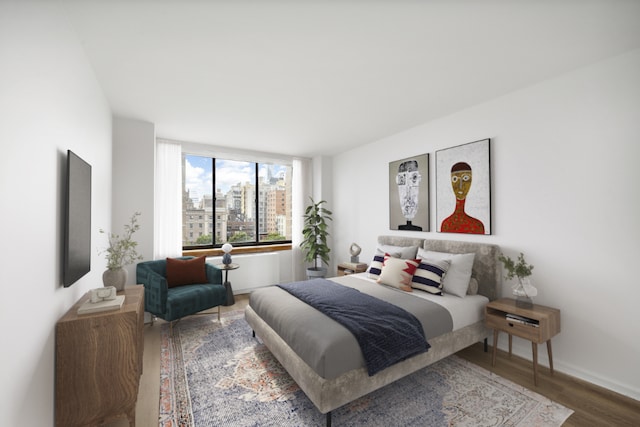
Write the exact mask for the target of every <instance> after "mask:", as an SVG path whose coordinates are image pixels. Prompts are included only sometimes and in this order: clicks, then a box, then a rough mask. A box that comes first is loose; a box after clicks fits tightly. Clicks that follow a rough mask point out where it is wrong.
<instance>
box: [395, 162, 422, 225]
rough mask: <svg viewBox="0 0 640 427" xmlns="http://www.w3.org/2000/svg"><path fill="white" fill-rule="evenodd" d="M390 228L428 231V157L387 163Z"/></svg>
mask: <svg viewBox="0 0 640 427" xmlns="http://www.w3.org/2000/svg"><path fill="white" fill-rule="evenodd" d="M389 228H390V229H391V230H405V231H429V155H428V154H422V155H419V156H414V157H409V158H406V159H402V160H397V161H395V162H390V163H389Z"/></svg>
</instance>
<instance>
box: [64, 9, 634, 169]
mask: <svg viewBox="0 0 640 427" xmlns="http://www.w3.org/2000/svg"><path fill="white" fill-rule="evenodd" d="M60 1H61V2H62V3H63V4H64V6H65V9H66V11H67V12H68V15H69V19H70V22H71V24H72V26H73V27H74V28H75V30H76V32H77V34H78V37H79V38H80V40H81V42H82V44H83V46H84V48H85V50H86V54H87V56H88V57H89V60H90V62H91V64H92V66H93V68H94V70H95V73H96V75H97V78H98V80H99V82H100V84H101V86H102V88H103V90H104V93H105V95H106V97H107V99H108V101H109V103H110V105H111V108H112V110H113V113H114V114H115V115H117V116H123V117H129V118H134V119H139V120H145V121H149V122H152V123H154V124H155V128H156V134H157V136H159V137H163V138H171V139H178V140H183V141H190V142H200V143H208V144H213V145H218V146H225V147H235V148H237V149H244V150H254V151H261V152H267V153H280V154H289V155H295V156H306V157H312V156H317V155H333V154H336V153H339V152H342V151H345V150H348V149H350V148H353V147H356V146H358V145H361V144H365V143H368V142H371V141H374V140H378V139H380V138H383V137H385V136H389V135H392V134H394V133H397V132H400V131H402V130H405V129H407V128H411V127H413V126H417V125H419V124H422V123H425V122H428V121H430V120H434V119H437V118H439V117H443V116H446V115H449V114H451V113H454V112H456V111H459V110H462V109H464V108H468V107H470V106H473V105H476V104H479V103H482V102H485V101H488V100H490V99H493V98H496V97H499V96H502V95H504V94H507V93H509V92H512V91H515V90H518V89H520V88H523V87H527V86H530V85H532V84H535V83H537V82H540V81H543V80H546V79H549V78H551V77H554V76H557V75H559V74H562V73H565V72H568V71H571V70H574V69H576V68H579V67H582V66H585V65H588V64H591V63H594V62H597V61H600V60H603V59H605V58H608V57H611V56H614V55H618V54H621V53H623V52H626V51H629V50H632V49H637V48H640V25H639V24H638V22H640V1H637V0H627V1H625V0H597V1H593V0H556V1H536V0H528V1H520V0H502V1H497V0H494V1H487V0H466V1H456V0H449V1H445V0H431V1H405V0H397V1H382V0H379V1H366V0H362V1H358V0H346V1H337V0H335V1H332V0H325V1H306V0H298V1H294V0H290V1H271V0H263V1H248V0H235V1H205V0H181V1H179V0H156V1H151V0H146V1H141V0H130V1H125V0H103V1H99V0H82V1H81V0H75V1H73V0H60Z"/></svg>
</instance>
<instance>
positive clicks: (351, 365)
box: [249, 273, 488, 379]
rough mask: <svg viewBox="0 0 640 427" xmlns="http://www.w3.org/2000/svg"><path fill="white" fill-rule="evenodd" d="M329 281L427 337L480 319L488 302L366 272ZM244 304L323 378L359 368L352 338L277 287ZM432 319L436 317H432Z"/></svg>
mask: <svg viewBox="0 0 640 427" xmlns="http://www.w3.org/2000/svg"><path fill="white" fill-rule="evenodd" d="M331 280H333V281H335V282H337V283H340V284H342V285H345V286H350V287H353V288H355V289H358V290H360V291H362V292H365V293H368V294H370V295H373V296H375V297H377V298H380V299H382V300H385V301H388V302H390V303H392V304H395V305H398V306H401V307H402V308H404V309H405V310H407V311H409V312H410V313H412V314H414V315H415V316H416V317H417V318H418V320H420V322H421V323H422V325H423V329H424V332H425V336H426V338H427V341H429V339H431V338H434V337H438V336H441V335H443V334H446V333H448V332H451V331H453V330H457V329H461V328H464V327H465V326H468V325H470V324H473V323H476V322H478V321H481V320H482V319H483V316H484V306H485V305H486V303H487V302H488V299H487V298H486V297H483V296H481V295H474V296H467V297H465V298H459V297H455V296H451V295H444V296H434V295H429V294H427V293H426V292H422V291H418V290H416V291H415V292H410V293H408V292H404V291H400V290H398V289H396V288H392V287H388V286H384V285H379V284H377V283H376V282H375V281H373V280H371V279H369V278H368V277H367V274H366V273H360V274H355V275H348V276H341V277H336V278H332V279H331ZM249 305H250V306H251V307H252V309H253V310H254V311H255V312H256V313H257V314H258V316H260V317H261V318H262V319H263V320H264V321H265V322H266V323H267V324H268V325H269V326H270V327H271V328H272V329H273V330H274V331H275V332H276V333H277V334H278V335H279V336H280V337H282V339H283V340H284V341H285V342H286V343H287V344H288V345H289V346H290V347H291V349H292V350H293V351H294V352H295V353H296V354H298V356H300V358H301V359H302V360H303V361H304V362H305V363H306V364H307V365H309V367H310V368H311V369H313V370H314V371H315V372H316V373H317V374H318V375H319V376H321V377H322V378H325V379H333V378H336V377H338V376H340V375H342V374H343V373H345V372H348V371H350V370H353V369H358V368H362V367H364V366H365V361H364V358H363V356H362V352H361V351H360V347H359V345H358V343H357V341H356V339H355V337H354V336H353V335H352V334H351V333H350V332H349V331H348V330H347V329H346V328H344V327H343V326H342V325H340V324H339V323H337V322H336V321H334V320H332V319H330V318H328V317H327V316H325V315H324V314H322V313H320V312H319V311H317V310H315V309H313V308H312V307H310V306H308V305H307V304H305V303H303V302H302V301H300V300H298V299H297V298H295V297H293V296H292V295H290V294H289V293H288V292H286V291H284V290H283V289H281V288H279V287H277V286H271V287H267V288H261V289H258V290H256V291H254V292H253V293H252V294H251V296H250V299H249ZM433 319H438V321H433Z"/></svg>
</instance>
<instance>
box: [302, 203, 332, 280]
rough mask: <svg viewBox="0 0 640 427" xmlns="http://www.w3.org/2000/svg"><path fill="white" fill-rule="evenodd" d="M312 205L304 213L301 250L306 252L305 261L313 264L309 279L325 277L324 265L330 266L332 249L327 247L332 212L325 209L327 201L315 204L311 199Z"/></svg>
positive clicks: (308, 273) (309, 270)
mask: <svg viewBox="0 0 640 427" xmlns="http://www.w3.org/2000/svg"><path fill="white" fill-rule="evenodd" d="M310 199H311V204H310V205H309V206H307V208H306V209H305V211H304V216H303V217H304V227H303V229H302V243H300V248H302V250H303V251H304V252H305V255H304V260H305V261H306V262H313V267H309V268H307V277H308V278H312V277H325V275H326V272H327V269H326V267H323V266H322V264H326V265H327V266H328V265H329V252H331V249H330V248H329V246H328V245H327V237H328V236H329V231H328V224H327V221H332V220H333V219H332V218H331V215H332V214H333V213H332V212H331V211H330V210H328V209H327V208H325V207H323V206H322V205H323V204H324V203H326V201H325V200H321V201H319V202H317V203H316V202H314V200H313V198H312V197H310Z"/></svg>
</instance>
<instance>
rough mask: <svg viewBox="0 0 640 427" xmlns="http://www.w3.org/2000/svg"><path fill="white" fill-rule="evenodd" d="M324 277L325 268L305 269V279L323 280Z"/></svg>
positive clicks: (325, 273)
mask: <svg viewBox="0 0 640 427" xmlns="http://www.w3.org/2000/svg"><path fill="white" fill-rule="evenodd" d="M326 275H327V269H326V268H325V267H318V268H316V267H312V268H307V279H319V278H324V277H325V276H326Z"/></svg>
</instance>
